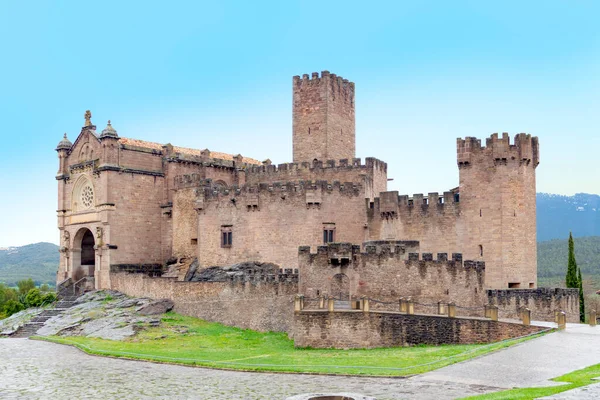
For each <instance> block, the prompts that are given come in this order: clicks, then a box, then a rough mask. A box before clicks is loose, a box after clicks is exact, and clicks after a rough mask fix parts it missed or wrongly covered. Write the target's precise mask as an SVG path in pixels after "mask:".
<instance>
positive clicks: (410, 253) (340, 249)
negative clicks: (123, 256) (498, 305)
mask: <svg viewBox="0 0 600 400" xmlns="http://www.w3.org/2000/svg"><path fill="white" fill-rule="evenodd" d="M360 247H361V246H359V245H355V244H352V243H329V244H328V245H326V246H318V247H317V251H316V253H311V252H310V246H300V247H299V248H298V255H299V256H300V257H305V259H306V261H307V262H308V263H309V264H313V263H316V264H319V263H322V260H323V259H324V258H326V259H327V260H328V264H329V265H334V266H335V265H341V266H344V265H350V264H351V263H353V262H361V261H364V262H369V261H374V262H376V263H377V264H381V263H385V259H386V258H387V259H388V260H390V261H399V260H401V261H403V262H404V263H405V264H406V265H410V264H413V263H418V264H419V265H428V264H432V265H447V266H449V267H462V268H463V269H466V270H474V271H476V272H478V273H479V274H481V273H483V271H484V270H485V262H483V261H473V260H463V256H462V253H452V255H451V258H450V259H449V258H448V253H437V254H436V258H435V259H434V257H433V253H419V252H415V250H418V249H419V242H418V241H414V240H408V241H402V240H390V241H386V240H380V241H372V242H365V243H364V248H365V251H364V252H361V250H360ZM359 260H360V261H359Z"/></svg>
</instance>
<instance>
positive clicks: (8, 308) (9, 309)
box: [4, 300, 25, 317]
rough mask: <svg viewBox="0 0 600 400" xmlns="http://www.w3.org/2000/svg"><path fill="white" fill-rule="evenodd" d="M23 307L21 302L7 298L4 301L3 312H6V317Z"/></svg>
mask: <svg viewBox="0 0 600 400" xmlns="http://www.w3.org/2000/svg"><path fill="white" fill-rule="evenodd" d="M24 309H25V307H24V306H23V304H21V303H19V302H18V301H16V300H8V301H7V302H6V303H4V314H6V316H7V317H10V316H11V315H13V314H16V313H18V312H19V311H22V310H24Z"/></svg>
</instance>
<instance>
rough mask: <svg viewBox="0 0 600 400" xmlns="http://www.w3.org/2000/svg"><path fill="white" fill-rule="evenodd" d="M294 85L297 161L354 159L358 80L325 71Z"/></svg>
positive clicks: (294, 133)
mask: <svg viewBox="0 0 600 400" xmlns="http://www.w3.org/2000/svg"><path fill="white" fill-rule="evenodd" d="M293 86H294V88H293V91H294V104H293V146H294V162H303V161H308V162H312V161H313V160H315V159H317V160H341V159H352V158H354V157H355V152H356V144H355V117H354V83H353V82H349V81H348V80H347V79H343V78H342V77H340V76H336V75H335V74H330V73H329V71H322V72H321V76H320V77H319V73H318V72H313V73H312V77H309V76H308V74H304V75H303V76H302V78H300V76H294V85H293Z"/></svg>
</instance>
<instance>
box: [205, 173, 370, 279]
mask: <svg viewBox="0 0 600 400" xmlns="http://www.w3.org/2000/svg"><path fill="white" fill-rule="evenodd" d="M198 207H200V208H201V209H200V211H199V212H198V226H199V232H198V260H199V262H200V265H201V266H216V265H231V264H235V263H237V262H242V261H265V262H272V263H275V264H278V265H280V266H281V267H284V268H297V267H298V245H299V243H301V244H307V245H311V246H314V247H315V248H316V246H318V245H321V244H323V228H324V226H325V225H327V226H328V227H329V226H331V227H333V226H334V228H332V229H335V240H336V241H353V242H357V243H360V242H362V241H364V239H365V235H366V231H367V229H366V228H365V224H366V215H365V197H364V189H363V188H362V186H361V185H360V184H356V183H352V182H347V183H340V182H323V181H318V182H288V183H274V184H272V185H270V184H260V185H258V186H254V187H252V186H248V185H245V186H243V187H241V188H235V187H233V188H222V189H221V190H209V189H206V190H205V192H204V196H203V197H201V198H199V199H198ZM222 228H227V229H231V231H232V234H233V244H232V246H231V247H222V246H221V229H222Z"/></svg>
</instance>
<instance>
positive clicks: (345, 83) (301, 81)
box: [293, 71, 354, 105]
mask: <svg viewBox="0 0 600 400" xmlns="http://www.w3.org/2000/svg"><path fill="white" fill-rule="evenodd" d="M293 80H294V90H296V89H298V90H302V89H304V88H308V87H314V86H325V87H327V89H328V91H329V93H330V94H332V95H334V98H333V100H343V101H346V102H347V103H348V104H350V105H353V104H354V82H350V81H349V80H348V79H344V78H342V77H341V76H337V75H336V74H331V73H329V71H321V75H320V76H319V73H318V72H313V73H312V74H311V75H310V76H309V75H308V74H304V75H302V78H301V77H300V76H299V75H296V76H294V78H293Z"/></svg>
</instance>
